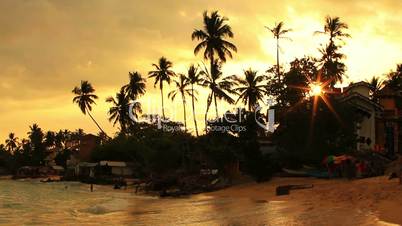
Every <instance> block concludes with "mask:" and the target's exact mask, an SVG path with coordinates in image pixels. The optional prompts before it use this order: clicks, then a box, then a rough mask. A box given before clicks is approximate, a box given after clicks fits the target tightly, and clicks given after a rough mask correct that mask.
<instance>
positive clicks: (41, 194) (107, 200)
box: [0, 180, 377, 226]
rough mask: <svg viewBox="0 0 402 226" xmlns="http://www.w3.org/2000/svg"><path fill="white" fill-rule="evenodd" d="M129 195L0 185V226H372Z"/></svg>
mask: <svg viewBox="0 0 402 226" xmlns="http://www.w3.org/2000/svg"><path fill="white" fill-rule="evenodd" d="M131 191H132V190H130V189H129V190H127V191H116V190H113V189H111V188H110V187H106V186H96V185H95V187H94V192H90V191H89V185H87V184H81V183H78V182H77V183H76V182H66V183H64V182H57V183H41V182H39V181H32V180H27V181H13V180H0V225H113V226H114V225H164V226H165V225H377V224H376V223H375V222H376V221H373V218H372V216H370V215H367V213H360V212H358V211H357V212H354V211H351V210H342V209H339V210H336V209H335V210H325V211H318V212H317V211H311V208H310V207H308V206H306V207H305V208H300V207H295V206H292V205H288V203H287V202H286V201H267V200H252V199H247V198H233V197H224V196H223V197H222V196H219V197H216V196H213V195H212V194H203V195H196V196H192V197H188V198H164V199H160V198H157V197H150V196H139V195H135V194H134V193H133V192H131ZM345 216H348V217H345ZM339 220H340V221H341V222H340V221H339ZM331 222H332V223H336V224H332V223H331ZM338 223H342V224H338Z"/></svg>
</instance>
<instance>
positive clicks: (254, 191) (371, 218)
mask: <svg viewBox="0 0 402 226" xmlns="http://www.w3.org/2000/svg"><path fill="white" fill-rule="evenodd" d="M289 184H294V185H295V184H313V185H314V187H313V188H311V189H303V190H291V191H290V195H285V196H276V195H275V188H276V186H278V185H289ZM211 195H213V196H219V197H233V198H236V197H237V198H241V197H243V198H249V199H252V200H255V201H256V202H281V203H282V206H283V205H284V206H286V208H287V210H288V211H283V214H284V217H285V216H286V217H285V218H287V220H286V221H287V222H288V223H290V222H292V223H293V224H294V225H299V223H300V219H302V218H303V216H309V217H310V218H311V219H310V220H311V223H314V224H315V225H321V224H325V222H328V224H327V225H400V224H402V214H401V210H402V207H401V203H402V186H401V185H399V182H398V180H395V179H394V180H388V178H387V177H374V178H366V179H359V180H351V181H349V180H344V179H336V180H322V179H314V178H274V179H273V180H271V181H269V182H266V183H260V184H257V183H248V184H243V185H239V186H235V187H231V188H228V189H224V190H221V191H216V192H213V193H211ZM284 203H286V204H284ZM239 205H241V203H239ZM290 218H292V219H293V220H290ZM303 222H304V223H305V221H303ZM329 222H331V223H329ZM335 222H339V223H341V224H334V223H335Z"/></svg>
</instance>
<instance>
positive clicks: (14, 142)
mask: <svg viewBox="0 0 402 226" xmlns="http://www.w3.org/2000/svg"><path fill="white" fill-rule="evenodd" d="M17 146H18V138H17V137H16V136H15V134H14V133H10V134H8V138H7V139H6V148H7V151H9V152H10V153H12V152H14V150H15V149H16V148H17Z"/></svg>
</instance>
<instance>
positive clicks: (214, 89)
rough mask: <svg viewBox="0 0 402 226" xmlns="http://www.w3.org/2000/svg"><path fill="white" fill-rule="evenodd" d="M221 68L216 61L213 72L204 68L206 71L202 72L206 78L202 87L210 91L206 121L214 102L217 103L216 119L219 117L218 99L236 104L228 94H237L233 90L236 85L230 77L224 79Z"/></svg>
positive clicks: (212, 66)
mask: <svg viewBox="0 0 402 226" xmlns="http://www.w3.org/2000/svg"><path fill="white" fill-rule="evenodd" d="M221 66H222V64H221V63H220V62H219V61H218V60H215V61H214V63H213V64H212V65H211V69H212V70H211V71H208V69H207V68H204V70H203V71H202V74H203V76H204V80H203V82H202V86H204V87H206V88H208V89H209V91H210V93H209V95H208V99H207V109H206V112H205V121H207V117H208V110H209V108H210V106H211V103H212V101H214V103H215V111H216V118H218V117H219V113H218V104H217V98H218V99H219V100H225V101H226V102H228V103H229V104H234V103H235V101H234V100H233V98H232V97H231V96H229V94H228V93H232V94H236V92H235V91H234V90H233V86H234V85H235V83H234V82H233V80H232V79H231V78H230V77H223V74H222V71H221Z"/></svg>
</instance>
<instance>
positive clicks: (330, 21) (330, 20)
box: [316, 16, 350, 43]
mask: <svg viewBox="0 0 402 226" xmlns="http://www.w3.org/2000/svg"><path fill="white" fill-rule="evenodd" d="M348 28H349V26H348V25H347V24H346V23H344V22H341V19H340V18H339V17H330V16H327V17H326V18H325V25H324V31H316V33H321V34H326V35H328V36H329V43H334V41H335V40H340V41H341V40H342V39H343V38H350V35H349V34H348V33H345V32H344V30H346V29H348Z"/></svg>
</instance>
